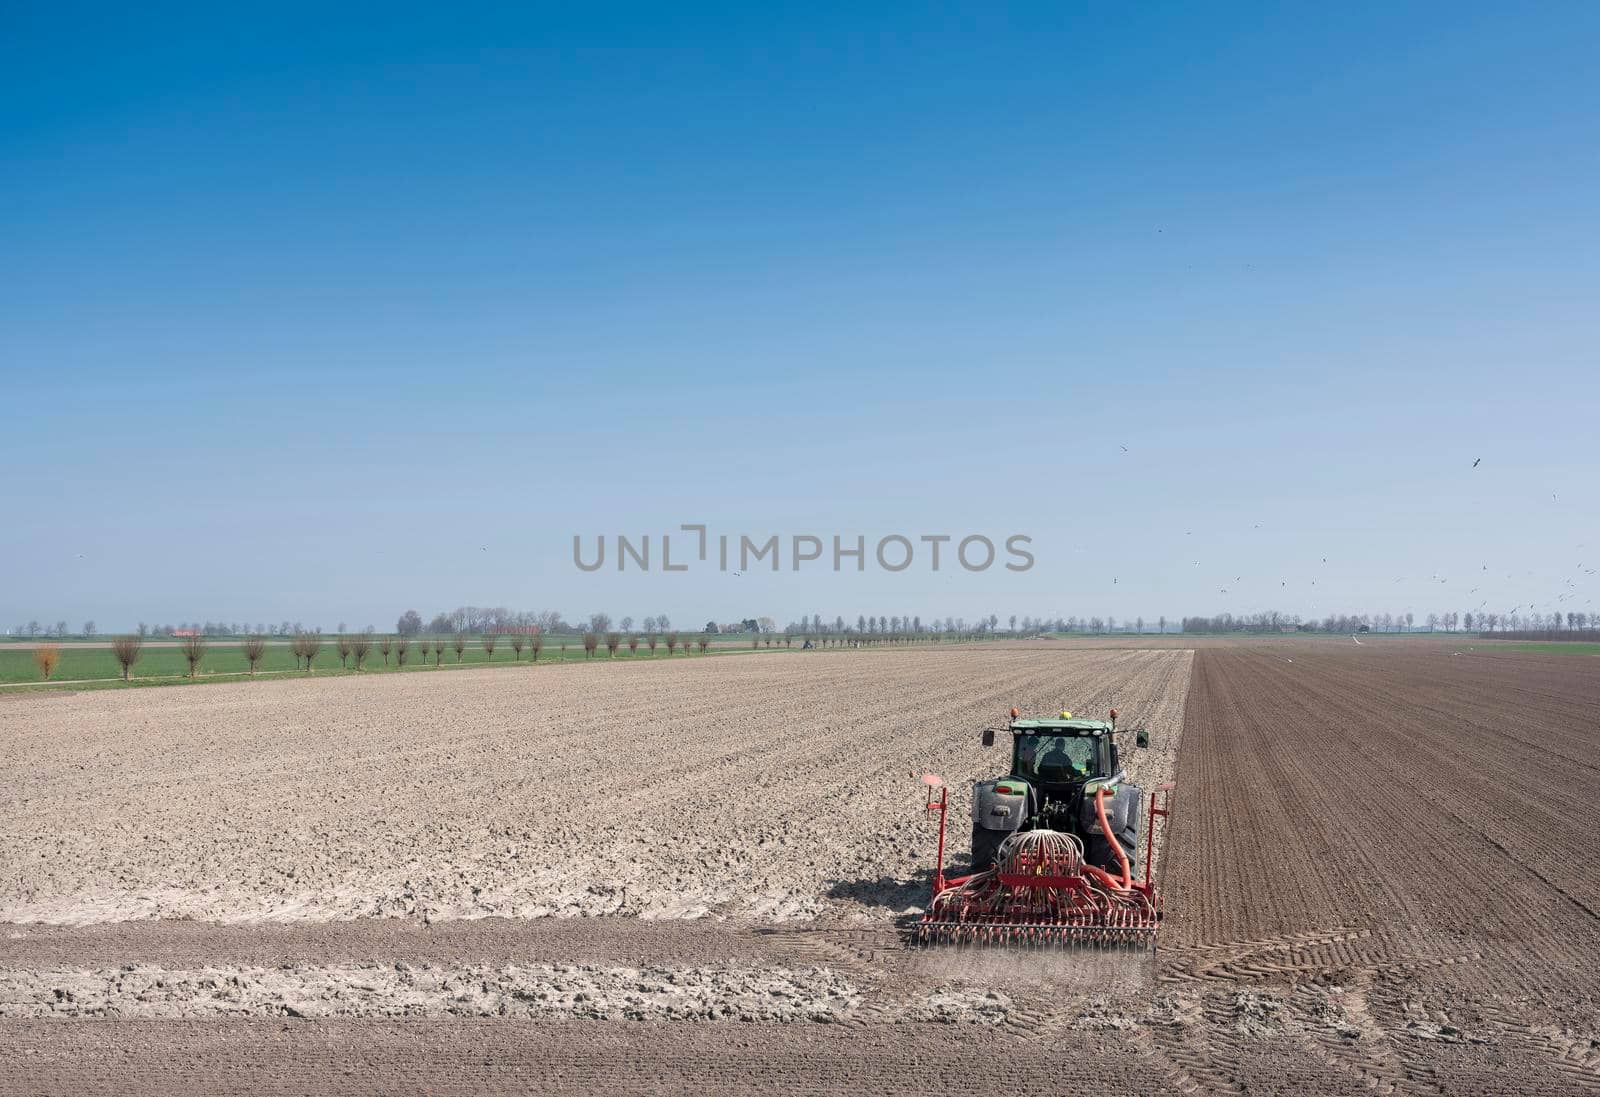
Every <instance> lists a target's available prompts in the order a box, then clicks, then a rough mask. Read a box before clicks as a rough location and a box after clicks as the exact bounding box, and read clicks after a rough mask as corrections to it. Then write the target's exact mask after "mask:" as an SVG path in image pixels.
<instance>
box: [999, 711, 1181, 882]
mask: <svg viewBox="0 0 1600 1097" xmlns="http://www.w3.org/2000/svg"><path fill="white" fill-rule="evenodd" d="M1006 730H1008V731H1010V732H1011V769H1010V771H1009V772H1008V773H1007V774H1006V775H1005V776H1004V777H1001V778H998V779H996V780H993V781H984V782H980V783H979V784H978V785H977V786H976V787H975V788H974V790H973V793H974V795H973V805H972V807H973V812H972V824H973V825H972V859H973V864H974V865H976V866H982V865H987V864H992V863H993V861H994V857H995V854H996V853H997V852H998V850H999V848H1000V844H1001V843H1002V842H1003V841H1005V839H1006V838H1007V837H1009V836H1010V835H1012V834H1014V833H1017V832H1019V831H1027V830H1053V831H1060V832H1065V833H1068V834H1072V835H1075V836H1076V837H1077V838H1078V839H1079V840H1080V841H1082V842H1083V844H1084V846H1085V852H1086V855H1087V857H1088V859H1089V862H1090V863H1091V864H1094V865H1097V866H1101V867H1107V866H1111V865H1113V864H1115V863H1118V858H1117V854H1116V851H1114V850H1113V849H1112V848H1111V844H1112V842H1114V841H1120V843H1121V845H1122V846H1123V852H1124V853H1126V854H1132V853H1134V852H1135V851H1136V849H1137V846H1138V834H1139V807H1140V800H1141V798H1142V796H1143V793H1142V792H1141V790H1140V789H1139V788H1138V787H1137V786H1135V785H1133V784H1131V783H1130V782H1129V781H1128V780H1127V775H1126V773H1124V771H1123V769H1122V763H1121V760H1120V759H1119V758H1118V744H1117V741H1116V738H1117V714H1116V712H1115V711H1113V712H1112V713H1111V718H1110V719H1109V720H1083V719H1074V718H1073V716H1072V714H1071V713H1070V712H1063V713H1062V714H1061V715H1060V717H1058V718H1057V717H1051V718H1047V719H1029V720H1023V719H1018V718H1017V715H1016V714H1015V713H1013V715H1012V718H1011V722H1010V723H1009V724H1008V725H1007V727H1006ZM994 741H995V729H993V728H990V729H987V730H985V731H984V733H983V742H984V745H985V746H993V745H994ZM1148 744H1149V739H1148V737H1147V736H1146V734H1145V732H1144V731H1143V730H1142V729H1141V730H1139V731H1136V732H1135V738H1134V746H1136V747H1144V746H1147V745H1148ZM1124 745H1126V744H1125V743H1124ZM1102 789H1103V790H1104V791H1105V793H1106V794H1107V795H1108V796H1109V797H1110V800H1109V802H1108V804H1107V807H1108V809H1109V816H1108V822H1110V823H1111V830H1112V832H1113V834H1107V833H1106V832H1105V830H1106V828H1104V827H1102V826H1101V825H1100V820H1099V809H1098V808H1097V807H1096V804H1095V801H1096V794H1097V792H1099V791H1100V790H1102ZM1113 835H1114V837H1113Z"/></svg>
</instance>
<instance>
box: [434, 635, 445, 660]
mask: <svg viewBox="0 0 1600 1097" xmlns="http://www.w3.org/2000/svg"><path fill="white" fill-rule="evenodd" d="M443 662H444V637H443V636H435V637H434V638H433V665H434V666H439V665H440V664H442V663H443Z"/></svg>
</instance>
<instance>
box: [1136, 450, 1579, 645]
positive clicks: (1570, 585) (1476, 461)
mask: <svg viewBox="0 0 1600 1097" xmlns="http://www.w3.org/2000/svg"><path fill="white" fill-rule="evenodd" d="M1122 452H1123V453H1127V452H1128V447H1127V446H1126V445H1123V446H1122ZM1482 463H1483V458H1482V457H1475V458H1473V460H1472V467H1473V468H1477V467H1478V466H1479V465H1481V464H1482ZM1550 501H1551V502H1556V501H1557V497H1556V492H1553V491H1552V492H1551V493H1550ZM1251 528H1252V529H1257V530H1258V529H1260V528H1261V523H1260V522H1256V523H1255V524H1254V525H1252V526H1251ZM1183 535H1184V536H1185V537H1192V536H1194V530H1192V529H1186V530H1184V531H1183ZM1578 548H1579V549H1580V550H1581V549H1582V548H1583V544H1582V543H1581V542H1580V543H1579V545H1578ZM1327 562H1328V558H1327V557H1326V556H1324V557H1323V558H1322V563H1323V564H1324V565H1326V564H1327ZM1193 566H1194V567H1197V568H1198V567H1199V566H1200V561H1199V560H1196V561H1194V564H1193ZM1480 570H1481V571H1488V570H1489V565H1488V564H1487V563H1485V564H1484V565H1483V566H1482V568H1481V569H1480ZM1577 571H1578V572H1580V573H1581V574H1583V575H1593V574H1595V572H1596V569H1595V568H1585V567H1584V565H1583V563H1582V562H1579V564H1578V566H1577ZM1527 575H1528V577H1530V578H1531V577H1532V576H1533V572H1531V571H1530V572H1528V573H1527ZM1506 578H1507V579H1511V578H1512V573H1511V572H1507V573H1506ZM1243 579H1244V577H1243V576H1242V575H1235V576H1234V577H1233V581H1234V582H1235V583H1239V582H1242V581H1243ZM1405 579H1406V577H1405V576H1404V575H1401V576H1397V577H1396V578H1395V582H1396V583H1403V582H1405ZM1430 580H1431V581H1432V582H1435V583H1438V584H1439V585H1440V586H1444V585H1446V584H1448V583H1449V582H1450V579H1449V578H1448V577H1447V576H1440V575H1439V573H1438V572H1434V573H1433V575H1431V576H1430ZM1309 582H1310V585H1311V586H1313V587H1314V586H1316V585H1317V581H1316V580H1315V579H1312V580H1309ZM1111 585H1112V586H1117V585H1119V584H1118V577H1117V576H1112V577H1111ZM1562 585H1563V586H1564V587H1566V588H1567V589H1565V590H1563V591H1562V592H1561V593H1559V594H1557V595H1556V602H1557V603H1565V602H1566V601H1567V600H1568V599H1573V600H1574V602H1573V604H1574V605H1576V604H1577V603H1576V601H1575V600H1576V599H1577V598H1578V597H1579V593H1580V592H1579V590H1578V587H1577V584H1576V583H1575V582H1574V581H1573V580H1572V579H1571V578H1570V577H1569V578H1565V579H1563V580H1562ZM1288 586H1289V582H1288V580H1287V579H1283V580H1279V582H1278V587H1279V589H1281V590H1287V589H1288ZM1480 589H1481V588H1479V587H1473V588H1471V589H1470V590H1469V591H1468V592H1467V593H1468V594H1469V595H1470V594H1477V593H1478V591H1479V590H1480ZM1230 590H1231V588H1229V587H1219V588H1217V593H1218V594H1228V593H1230ZM1536 604H1537V603H1534V602H1529V603H1527V604H1526V605H1516V606H1513V607H1512V608H1510V609H1508V610H1506V611H1504V612H1503V613H1502V614H1501V616H1502V617H1510V616H1511V615H1512V614H1514V613H1520V612H1522V611H1523V610H1524V609H1526V610H1528V611H1530V612H1531V611H1532V610H1533V609H1534V608H1535V606H1536ZM1488 605H1489V601H1488V599H1487V598H1485V599H1483V600H1482V601H1480V602H1479V603H1478V605H1477V606H1476V607H1475V608H1474V610H1473V612H1474V613H1480V612H1482V611H1484V610H1485V609H1487V607H1488ZM1593 606H1594V602H1593V600H1590V601H1587V602H1585V603H1584V607H1585V608H1586V609H1591V608H1593ZM1313 608H1315V606H1313ZM1351 639H1352V640H1355V641H1356V643H1358V644H1359V643H1361V641H1360V640H1358V639H1356V638H1355V637H1354V636H1352V637H1351Z"/></svg>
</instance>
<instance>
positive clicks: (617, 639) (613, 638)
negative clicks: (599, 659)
mask: <svg viewBox="0 0 1600 1097" xmlns="http://www.w3.org/2000/svg"><path fill="white" fill-rule="evenodd" d="M621 646H622V637H621V636H619V635H617V634H616V633H614V632H608V633H606V657H607V658H609V659H615V658H616V657H617V648H619V647H621Z"/></svg>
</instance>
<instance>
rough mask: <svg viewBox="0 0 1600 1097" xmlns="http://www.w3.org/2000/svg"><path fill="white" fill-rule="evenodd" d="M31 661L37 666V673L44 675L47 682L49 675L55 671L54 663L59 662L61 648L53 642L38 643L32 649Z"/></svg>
mask: <svg viewBox="0 0 1600 1097" xmlns="http://www.w3.org/2000/svg"><path fill="white" fill-rule="evenodd" d="M33 661H34V663H35V664H36V665H37V666H38V667H39V673H40V674H42V675H44V680H45V681H46V682H48V681H49V680H50V676H51V675H52V674H54V673H55V672H56V664H57V663H59V662H61V649H60V648H58V647H56V646H55V645H54V644H40V645H39V646H38V647H36V648H34V649H33Z"/></svg>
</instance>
